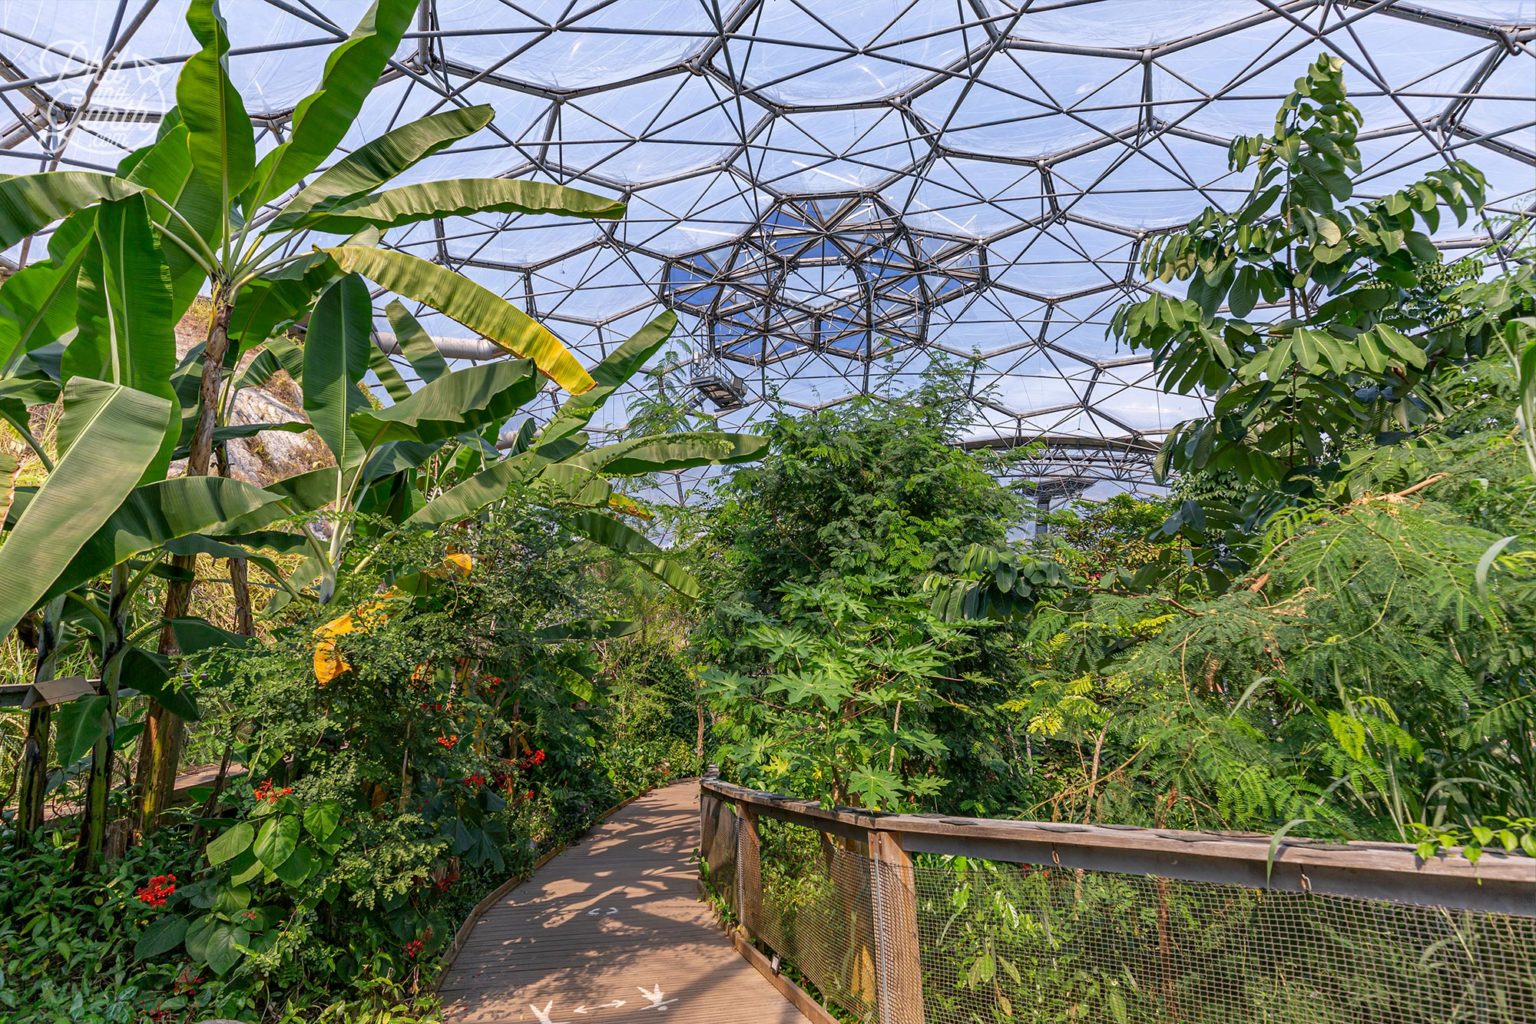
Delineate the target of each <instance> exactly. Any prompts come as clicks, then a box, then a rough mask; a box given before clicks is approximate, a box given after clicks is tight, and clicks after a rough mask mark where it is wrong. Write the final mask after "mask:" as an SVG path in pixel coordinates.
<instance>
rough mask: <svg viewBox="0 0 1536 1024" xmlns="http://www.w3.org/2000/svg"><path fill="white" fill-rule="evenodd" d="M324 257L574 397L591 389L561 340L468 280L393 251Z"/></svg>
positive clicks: (337, 252) (350, 250)
mask: <svg viewBox="0 0 1536 1024" xmlns="http://www.w3.org/2000/svg"><path fill="white" fill-rule="evenodd" d="M325 251H326V252H328V253H330V255H331V258H332V259H334V260H335V261H336V263H337V265H338V266H340V267H341V268H342V269H343V270H345V271H347V272H348V273H360V274H362V275H363V276H364V277H366V278H368V279H369V280H370V281H374V282H376V283H377V284H380V285H383V286H384V287H385V288H388V289H390V290H391V291H393V292H396V293H397V294H400V295H403V296H405V297H406V298H410V299H414V300H416V301H417V302H421V303H425V304H426V305H428V306H431V307H432V308H433V309H435V310H438V311H439V312H441V313H444V314H446V315H447V316H449V317H452V318H453V319H454V320H457V321H458V322H459V323H461V324H463V325H464V326H465V327H468V328H469V329H470V330H472V331H475V332H476V333H478V334H481V335H483V336H485V338H486V339H487V340H489V341H491V342H493V343H494V344H496V345H497V346H498V347H500V348H503V349H505V350H506V351H508V352H510V353H511V354H513V355H515V356H521V357H522V358H525V359H532V360H533V362H534V363H535V364H536V365H537V366H538V368H539V369H540V370H541V371H543V372H544V373H545V374H546V375H547V376H548V377H549V378H550V379H551V380H553V381H554V382H555V383H556V384H559V385H560V386H561V387H563V388H565V390H567V391H569V392H571V393H572V394H581V393H582V392H584V391H589V390H591V389H592V387H593V384H594V382H593V380H592V378H591V377H589V376H588V375H587V371H585V370H583V369H582V368H581V364H580V363H578V362H576V357H575V356H573V355H571V353H570V352H569V351H568V350H567V349H566V347H565V346H564V345H562V344H561V343H560V339H558V338H556V337H555V336H554V335H553V334H551V333H550V332H549V331H548V330H547V329H546V328H545V327H544V326H543V325H541V324H539V323H538V322H537V321H535V320H533V319H532V318H530V317H529V316H528V315H527V314H526V313H524V312H523V311H522V310H520V309H518V308H517V307H516V306H513V305H512V304H511V303H510V302H507V301H506V300H505V299H503V298H501V297H500V296H498V295H496V294H495V293H494V292H492V291H489V290H488V289H486V288H483V287H481V286H480V285H478V284H476V283H475V282H474V281H471V280H470V279H469V278H467V277H464V276H462V275H460V274H456V273H454V272H453V271H451V270H449V269H448V268H447V267H442V266H438V265H437V264H436V263H430V262H428V261H427V260H424V259H422V258H421V257H419V256H412V255H410V254H409V253H404V252H399V251H396V250H393V249H375V248H372V247H370V246H360V245H342V246H337V247H336V248H334V249H326V250H325Z"/></svg>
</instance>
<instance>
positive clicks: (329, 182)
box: [270, 105, 496, 231]
mask: <svg viewBox="0 0 1536 1024" xmlns="http://www.w3.org/2000/svg"><path fill="white" fill-rule="evenodd" d="M495 115H496V111H495V109H494V108H492V107H489V106H483V105H482V106H478V107H464V108H462V109H458V110H448V111H444V112H443V113H441V114H432V115H431V116H429V117H423V118H420V119H419V120H416V121H412V122H411V123H410V124H406V125H401V126H400V127H399V128H396V129H395V130H394V131H390V132H385V133H384V134H383V135H380V136H379V137H378V138H376V139H374V140H373V141H372V142H369V143H367V144H365V145H362V146H359V147H358V148H357V149H355V150H353V151H352V153H351V154H350V155H348V156H347V157H346V158H345V159H343V160H340V161H338V162H337V163H336V165H335V166H334V167H331V168H329V169H328V170H326V171H325V172H324V173H323V174H320V175H319V176H318V177H316V178H315V180H314V181H312V182H310V183H309V184H308V185H306V186H305V187H304V188H303V189H301V190H300V191H299V194H298V195H296V196H294V197H293V199H291V200H289V202H288V205H287V206H285V207H284V208H283V212H282V213H280V214H279V215H278V216H277V217H276V218H274V219H273V221H272V224H271V228H270V230H272V231H287V230H289V229H290V228H292V227H293V226H294V225H295V224H297V223H298V222H299V221H300V220H301V219H302V218H303V217H304V216H305V215H307V214H308V213H309V212H310V211H311V210H315V209H318V208H320V207H322V206H325V205H329V204H331V203H342V202H346V201H347V200H349V199H356V198H357V197H358V196H361V195H365V194H367V193H369V192H372V191H373V190H374V189H376V188H378V187H379V186H380V185H382V184H384V183H385V182H386V181H388V180H389V179H391V178H393V177H395V176H396V175H397V174H400V173H402V172H404V171H406V170H408V169H409V168H410V167H412V166H413V165H414V164H416V163H418V162H420V161H422V160H425V159H426V158H427V157H429V156H431V155H432V154H433V153H436V152H438V151H439V150H441V149H443V148H445V147H447V146H451V145H453V144H454V143H455V142H457V141H459V140H460V139H462V138H465V137H466V136H469V135H473V134H474V133H475V132H477V131H479V130H480V129H481V128H484V127H485V126H486V125H488V124H490V123H491V118H492V117H494V116H495Z"/></svg>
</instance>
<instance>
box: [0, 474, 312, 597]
mask: <svg viewBox="0 0 1536 1024" xmlns="http://www.w3.org/2000/svg"><path fill="white" fill-rule="evenodd" d="M50 480H51V478H50ZM41 495H42V492H41V491H39V492H38V496H39V497H41ZM278 498H279V495H276V494H273V493H271V492H270V491H265V490H262V489H261V488H259V487H255V486H252V485H251V484H248V483H245V482H244V481H241V480H231V479H227V478H225V477H217V476H178V477H173V478H171V479H170V480H160V481H157V482H155V483H152V484H145V485H144V486H142V487H138V488H135V489H134V490H133V492H132V493H130V494H129V495H128V497H127V499H126V500H125V501H123V502H122V504H121V505H120V506H118V507H117V508H116V509H115V510H113V511H112V512H111V514H110V515H109V516H108V517H107V518H106V519H105V521H104V522H103V523H102V524H101V525H100V526H99V527H98V528H97V529H96V530H95V531H94V532H93V533H92V534H91V535H90V537H89V538H88V539H87V540H86V541H85V543H83V544H82V545H80V546H79V550H78V552H77V553H76V554H75V555H74V557H73V558H71V559H70V560H69V562H68V564H67V566H66V567H65V568H64V569H63V570H62V571H61V572H60V573H59V574H58V576H57V578H56V579H54V580H53V581H51V585H49V586H48V588H47V590H46V592H45V594H44V597H45V599H46V598H53V597H57V596H58V595H60V594H62V593H64V592H65V591H67V590H70V589H72V588H74V587H77V586H79V585H80V584H82V583H85V582H86V581H88V580H91V579H93V578H95V577H96V576H99V575H100V574H101V573H103V572H106V571H107V570H108V569H110V568H112V566H114V565H119V564H121V563H122V562H124V561H126V560H127V559H130V558H132V557H134V556H135V555H141V554H144V553H145V552H148V551H153V550H154V549H155V548H158V547H160V546H161V545H164V544H169V543H170V542H172V541H175V540H177V539H178V538H181V537H189V536H191V535H193V534H202V535H218V534H220V533H226V532H234V531H233V526H232V524H234V523H236V522H240V523H242V524H256V526H257V527H259V526H264V525H266V524H267V523H270V522H274V521H276V520H277V519H279V518H282V517H283V516H284V515H286V513H285V512H284V510H283V509H282V508H280V507H279V506H278V504H277V501H278ZM33 501H34V502H36V501H37V499H36V498H34V499H33ZM31 512H32V506H31V505H30V504H29V505H28V506H27V514H28V515H30V514H31ZM18 525H19V524H18ZM241 532H244V531H243V530H242V531H241ZM9 546H10V542H7V543H6V547H9ZM4 550H5V548H0V554H3V552H4Z"/></svg>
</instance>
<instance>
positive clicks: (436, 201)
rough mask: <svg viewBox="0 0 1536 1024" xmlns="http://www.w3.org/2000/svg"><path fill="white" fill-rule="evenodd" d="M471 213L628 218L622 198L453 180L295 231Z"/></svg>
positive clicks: (343, 231)
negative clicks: (620, 199) (624, 216)
mask: <svg viewBox="0 0 1536 1024" xmlns="http://www.w3.org/2000/svg"><path fill="white" fill-rule="evenodd" d="M472 213H535V214H538V213H549V214H557V215H559V216H562V217H601V218H606V219H610V220H611V219H613V218H616V217H622V216H623V215H624V204H623V203H622V202H620V201H619V200H617V199H609V198H607V197H606V196H599V195H594V194H593V193H591V192H583V191H582V190H580V189H575V188H571V187H570V186H568V185H550V184H548V183H546V182H542V181H518V180H515V179H512V178H453V179H449V180H447V181H425V182H419V183H417V184H414V185H402V186H400V187H399V188H392V189H389V190H387V191H384V192H380V193H378V194H377V195H370V196H363V197H362V198H360V199H354V200H351V201H350V202H346V203H341V204H339V205H336V206H332V207H329V208H328V209H326V210H324V211H317V212H312V213H310V214H309V215H308V216H306V217H305V218H304V219H303V220H301V221H299V222H298V223H297V224H296V225H294V226H295V227H308V228H312V229H314V230H315V231H324V232H326V233H328V234H333V235H350V234H353V233H354V232H357V231H361V230H363V229H364V228H366V227H375V228H379V229H381V230H382V229H387V228H396V227H402V226H404V225H406V224H415V223H418V222H420V221H424V220H432V219H434V218H437V217H466V216H468V215H470V214H472Z"/></svg>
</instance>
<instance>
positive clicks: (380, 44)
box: [245, 0, 419, 211]
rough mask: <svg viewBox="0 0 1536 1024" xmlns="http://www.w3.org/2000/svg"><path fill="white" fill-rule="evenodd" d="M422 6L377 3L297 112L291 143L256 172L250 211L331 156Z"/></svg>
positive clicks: (411, 0)
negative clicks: (316, 88) (315, 89)
mask: <svg viewBox="0 0 1536 1024" xmlns="http://www.w3.org/2000/svg"><path fill="white" fill-rule="evenodd" d="M418 6H419V0H376V2H375V3H374V4H373V5H371V6H370V7H369V8H368V10H367V12H366V13H365V14H364V15H363V16H362V18H361V19H360V20H359V21H358V23H357V27H356V28H354V29H353V30H352V34H351V35H350V36H348V37H347V40H346V42H344V43H342V44H341V45H340V46H338V47H336V49H334V50H332V51H331V55H330V56H329V57H327V58H326V61H325V71H324V72H323V73H322V74H321V76H320V88H319V89H318V90H317V91H315V92H314V93H311V94H310V95H308V96H306V97H304V99H302V100H300V101H299V105H298V106H297V107H295V108H294V111H293V116H292V118H291V120H290V124H291V128H290V129H289V132H288V138H287V140H286V141H285V142H283V143H282V144H281V145H279V146H278V147H277V148H276V149H274V150H272V152H270V153H268V154H267V155H266V156H265V157H263V158H262V160H261V163H260V165H259V166H258V167H257V168H256V173H255V174H254V175H253V176H252V177H253V179H254V181H255V182H256V189H257V191H256V192H255V194H253V195H251V196H248V197H247V199H248V201H247V202H246V203H245V208H246V210H247V211H251V210H255V209H256V208H257V207H259V206H260V205H261V204H262V203H264V202H266V201H267V200H268V199H270V198H271V197H273V196H278V195H282V194H283V193H284V192H285V191H287V190H288V189H289V188H290V187H292V186H293V185H295V184H297V183H298V181H299V179H301V178H303V177H304V176H305V175H306V174H308V173H310V172H311V171H313V170H314V169H315V168H316V167H319V166H320V162H321V161H322V160H324V159H325V158H326V157H328V156H330V155H331V152H332V151H333V150H334V149H335V148H336V147H337V145H338V144H340V142H341V140H342V138H343V137H344V136H345V135H346V134H347V129H349V128H351V127H352V122H353V121H355V120H356V119H357V112H358V111H359V110H361V109H362V106H363V101H364V100H366V99H367V98H368V95H369V94H370V93H371V92H373V90H374V89H375V88H376V87H377V86H378V84H379V75H381V74H382V73H383V71H384V68H385V66H386V65H388V63H389V58H390V57H391V56H393V55H394V52H395V50H396V48H397V47H399V45H400V39H401V37H402V36H403V35H404V34H405V31H406V29H408V28H410V26H411V18H412V15H414V14H415V13H416V8H417V7H418Z"/></svg>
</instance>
